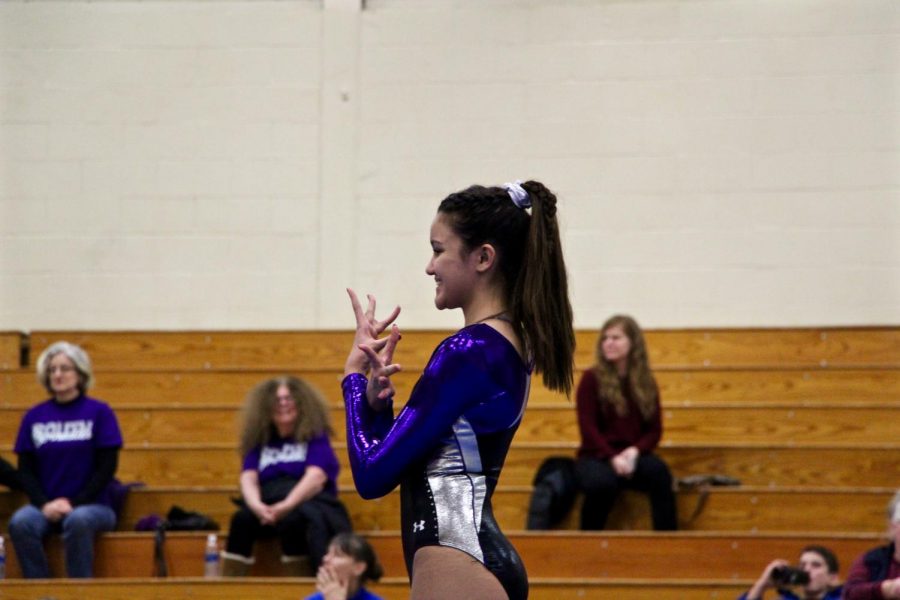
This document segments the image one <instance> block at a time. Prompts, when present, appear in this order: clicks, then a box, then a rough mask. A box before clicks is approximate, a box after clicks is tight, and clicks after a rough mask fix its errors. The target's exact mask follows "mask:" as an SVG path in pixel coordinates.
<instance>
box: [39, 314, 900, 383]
mask: <svg viewBox="0 0 900 600" xmlns="http://www.w3.org/2000/svg"><path fill="white" fill-rule="evenodd" d="M401 326H402V323H401ZM449 333H451V332H450V331H446V330H445V331H414V330H410V331H404V337H403V341H402V342H401V343H400V345H399V346H398V349H397V354H396V359H397V361H398V362H400V363H402V364H404V365H405V366H406V367H407V368H408V369H410V370H412V371H416V370H419V369H421V368H422V366H423V365H424V364H425V362H426V361H427V360H428V357H429V356H430V355H431V352H432V350H433V349H434V348H435V346H436V345H437V344H438V343H439V342H440V340H442V339H444V338H445V337H446V336H447V335H448V334H449ZM597 334H598V332H597V331H593V330H581V331H577V332H576V343H577V349H576V355H575V364H576V366H577V367H578V368H579V369H582V368H586V367H588V366H590V365H591V364H592V363H593V362H594V348H595V345H596V340H597ZM646 338H647V347H648V349H649V352H650V359H651V362H652V364H653V366H654V368H657V369H660V368H679V369H684V368H703V367H720V368H721V367H734V368H748V367H778V368H788V367H790V368H823V367H828V368H833V367H842V368H847V367H867V368H868V367H900V329H898V328H895V327H835V328H791V329H759V328H757V329H676V330H648V331H647V332H646ZM60 339H66V340H68V341H70V342H73V343H77V344H79V345H81V346H83V347H84V348H85V349H86V350H87V351H88V353H89V354H90V355H91V358H92V360H93V361H94V365H95V367H96V368H97V369H99V370H122V369H125V370H129V369H143V370H154V369H156V370H158V369H162V370H167V369H182V370H188V369H198V370H205V369H258V368H266V369H288V370H291V371H308V370H313V371H315V370H321V369H333V370H339V369H341V368H342V367H343V364H344V359H345V358H346V354H347V349H348V348H349V346H350V344H351V343H352V339H353V336H352V333H351V332H350V331H178V332H174V331H115V332H103V331H34V332H32V334H31V340H30V341H31V357H32V359H31V360H32V361H33V360H34V359H35V358H36V357H37V356H38V354H39V353H40V351H41V350H42V349H43V348H45V347H46V346H47V345H49V344H51V343H52V342H54V341H56V340H60ZM31 364H33V362H32V363H31Z"/></svg>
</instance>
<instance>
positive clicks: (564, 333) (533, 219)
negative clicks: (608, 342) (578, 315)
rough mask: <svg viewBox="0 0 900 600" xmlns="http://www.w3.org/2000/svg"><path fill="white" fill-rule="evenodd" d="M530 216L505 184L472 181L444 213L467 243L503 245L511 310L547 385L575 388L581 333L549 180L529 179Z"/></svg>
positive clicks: (501, 262)
mask: <svg viewBox="0 0 900 600" xmlns="http://www.w3.org/2000/svg"><path fill="white" fill-rule="evenodd" d="M522 187H523V188H524V189H525V191H527V192H528V196H529V198H530V200H531V214H529V213H528V211H527V210H526V209H524V208H520V207H519V206H517V205H516V204H515V203H514V202H513V201H512V199H511V198H510V195H509V193H508V192H507V191H506V190H505V189H504V188H501V187H483V186H478V185H476V186H472V187H470V188H467V189H465V190H462V191H460V192H456V193H454V194H450V195H449V196H447V198H445V199H444V201H443V202H441V205H440V207H439V208H438V212H440V213H442V214H444V215H447V216H448V217H449V219H450V223H451V226H452V227H453V231H454V232H455V233H456V234H457V235H458V236H459V237H460V238H461V239H462V240H463V242H464V243H465V244H466V246H467V247H468V248H470V249H471V248H474V247H477V246H478V245H480V244H485V243H488V244H491V245H493V246H494V247H495V249H496V250H497V256H498V260H499V272H500V274H501V276H502V278H503V285H504V292H505V296H506V305H507V309H508V310H509V311H510V312H511V313H512V319H513V323H514V325H515V326H516V328H517V330H518V333H519V335H520V336H521V337H522V341H523V342H524V344H525V347H526V348H527V349H528V352H529V353H530V354H531V355H532V356H533V358H534V363H535V368H536V369H537V371H539V372H540V373H541V375H542V377H543V380H544V385H546V386H547V387H548V388H550V389H552V390H558V391H562V392H565V393H566V394H567V395H568V394H569V393H570V392H571V390H572V361H573V358H574V354H575V333H574V332H573V331H572V306H571V304H570V303H569V286H568V280H567V277H566V265H565V262H564V261H563V254H562V245H561V244H560V241H559V226H558V224H557V221H556V196H554V195H553V192H551V191H550V190H548V189H547V188H546V187H545V186H544V184H542V183H540V182H537V181H528V182H526V183H523V184H522Z"/></svg>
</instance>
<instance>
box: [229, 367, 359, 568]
mask: <svg viewBox="0 0 900 600" xmlns="http://www.w3.org/2000/svg"><path fill="white" fill-rule="evenodd" d="M331 433H332V430H331V426H330V424H329V420H328V407H327V405H326V403H325V400H324V399H323V398H322V396H321V394H320V393H319V392H318V391H317V390H316V389H315V388H313V387H312V386H311V385H309V384H308V383H306V382H305V381H303V380H301V379H297V378H296V377H288V376H285V377H278V378H275V379H269V380H267V381H264V382H262V383H260V384H259V385H257V386H256V387H254V388H253V389H252V390H251V391H250V393H249V394H248V395H247V399H246V401H245V403H244V412H243V425H242V429H241V445H240V453H241V456H242V457H243V467H242V471H241V477H240V484H241V496H242V500H241V502H240V504H241V508H240V509H239V510H238V511H237V512H236V513H235V514H234V516H233V517H232V519H231V527H230V530H229V532H228V543H227V545H226V549H225V552H223V554H222V557H223V574H224V575H226V576H241V575H246V574H247V572H248V571H249V569H250V565H251V564H253V562H254V560H253V544H254V542H255V541H256V539H257V538H260V537H271V536H275V535H277V536H278V538H279V539H280V541H281V550H282V557H281V561H282V564H283V565H284V571H285V574H287V575H292V576H304V575H311V574H312V573H314V572H315V569H317V568H318V566H319V563H321V561H322V557H323V556H325V553H326V552H327V550H328V542H329V541H330V540H331V538H332V537H333V536H334V535H335V534H336V533H340V532H343V531H350V529H351V526H350V519H349V517H348V515H347V511H346V509H345V508H344V506H343V505H342V504H341V503H340V502H339V501H338V499H337V483H336V482H337V475H338V460H337V457H336V456H335V454H334V450H332V448H331V442H330V441H329V439H328V438H329V435H330V434H331Z"/></svg>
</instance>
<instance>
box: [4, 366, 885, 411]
mask: <svg viewBox="0 0 900 600" xmlns="http://www.w3.org/2000/svg"><path fill="white" fill-rule="evenodd" d="M285 372H288V373H295V374H298V375H300V376H302V377H303V378H304V379H306V380H307V381H309V382H310V383H312V384H313V385H315V386H316V387H317V388H318V389H319V390H320V391H321V392H322V393H323V394H324V395H325V396H326V398H327V399H328V401H329V402H330V403H331V404H332V405H333V406H342V405H343V398H342V397H341V389H340V381H341V374H342V373H341V371H340V370H319V371H305V372H300V371H299V370H296V369H292V370H288V371H281V370H271V369H259V370H241V371H212V370H210V371H190V370H177V369H171V370H160V371H103V370H98V371H97V372H96V378H95V379H96V384H95V387H94V388H92V390H91V393H92V394H93V395H94V396H96V397H98V398H101V399H103V400H105V401H107V402H109V403H110V404H111V405H112V406H113V407H114V408H116V409H119V408H120V407H125V406H135V407H146V406H169V407H171V406H207V405H213V406H232V407H234V408H238V407H240V406H241V404H242V403H243V401H244V397H245V396H246V394H247V392H248V391H249V390H250V388H252V387H253V386H254V385H256V384H257V383H259V382H260V381H263V380H265V379H268V378H271V377H276V376H279V375H283V374H284V373H285ZM418 377H419V373H418V372H414V371H402V372H400V373H398V374H397V375H395V376H394V383H395V385H396V387H397V397H398V399H400V400H405V399H406V398H408V397H409V393H410V391H411V390H412V386H413V384H415V382H416V379H417V378H418ZM577 377H580V372H579V373H577V374H576V378H577ZM656 379H657V382H658V383H659V386H660V396H661V398H662V399H663V407H664V408H675V407H680V406H707V407H714V406H734V407H737V406H746V405H750V406H763V405H773V406H781V407H789V406H820V405H829V404H832V405H834V404H839V405H841V406H847V407H849V406H856V405H870V404H882V405H886V404H893V405H900V369H894V368H890V369H827V370H825V369H819V370H811V371H810V370H796V369H745V370H735V369H728V370H721V369H686V370H678V371H657V372H656ZM46 395H47V394H46V391H45V390H44V389H43V388H42V387H41V386H40V385H39V384H38V383H37V381H36V379H35V375H34V371H33V370H31V369H18V370H14V371H7V372H0V407H18V408H28V407H30V406H33V405H34V404H36V403H37V402H39V401H40V400H42V399H43V398H45V397H46ZM542 404H556V405H558V406H561V407H569V408H571V409H572V410H573V411H574V409H575V403H574V397H573V398H571V399H567V398H566V397H565V395H563V394H559V393H556V392H551V391H550V390H548V389H546V388H545V387H544V386H543V385H542V384H541V383H540V378H539V377H537V378H535V379H534V381H533V385H532V388H531V396H530V398H529V407H531V406H534V405H542Z"/></svg>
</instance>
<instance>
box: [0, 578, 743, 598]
mask: <svg viewBox="0 0 900 600" xmlns="http://www.w3.org/2000/svg"><path fill="white" fill-rule="evenodd" d="M750 583H751V582H747V581H744V582H741V581H730V580H723V581H709V580H700V581H667V580H663V581H659V580H648V579H632V580H605V579H601V580H594V579H591V580H577V581H572V580H567V579H556V578H545V579H532V580H531V581H530V582H529V587H530V593H529V596H528V597H529V598H531V600H622V598H628V600H708V599H711V598H735V597H737V596H738V595H739V594H740V593H742V592H743V591H745V590H746V589H747V588H748V587H749V586H750ZM367 587H368V588H369V589H370V590H371V591H372V592H374V593H376V594H378V595H379V596H380V597H382V598H384V599H385V600H405V599H406V598H409V584H408V583H407V581H406V580H405V579H402V580H382V581H381V582H379V583H376V584H372V585H369V586H367ZM3 590H4V592H5V593H7V594H8V596H4V597H9V598H54V599H55V600H83V599H84V598H91V599H92V600H122V598H128V599H129V600H170V599H171V598H192V599H195V600H247V599H248V598H266V599H267V600H298V599H300V598H305V597H306V596H307V595H309V594H312V593H313V592H314V591H315V580H314V579H312V578H300V579H272V578H265V579H263V578H249V579H243V580H232V579H212V580H209V579H200V578H174V579H93V580H83V579H71V580H52V581H46V580H44V581H26V580H21V579H19V580H16V579H11V580H8V581H6V582H4V583H3Z"/></svg>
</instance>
